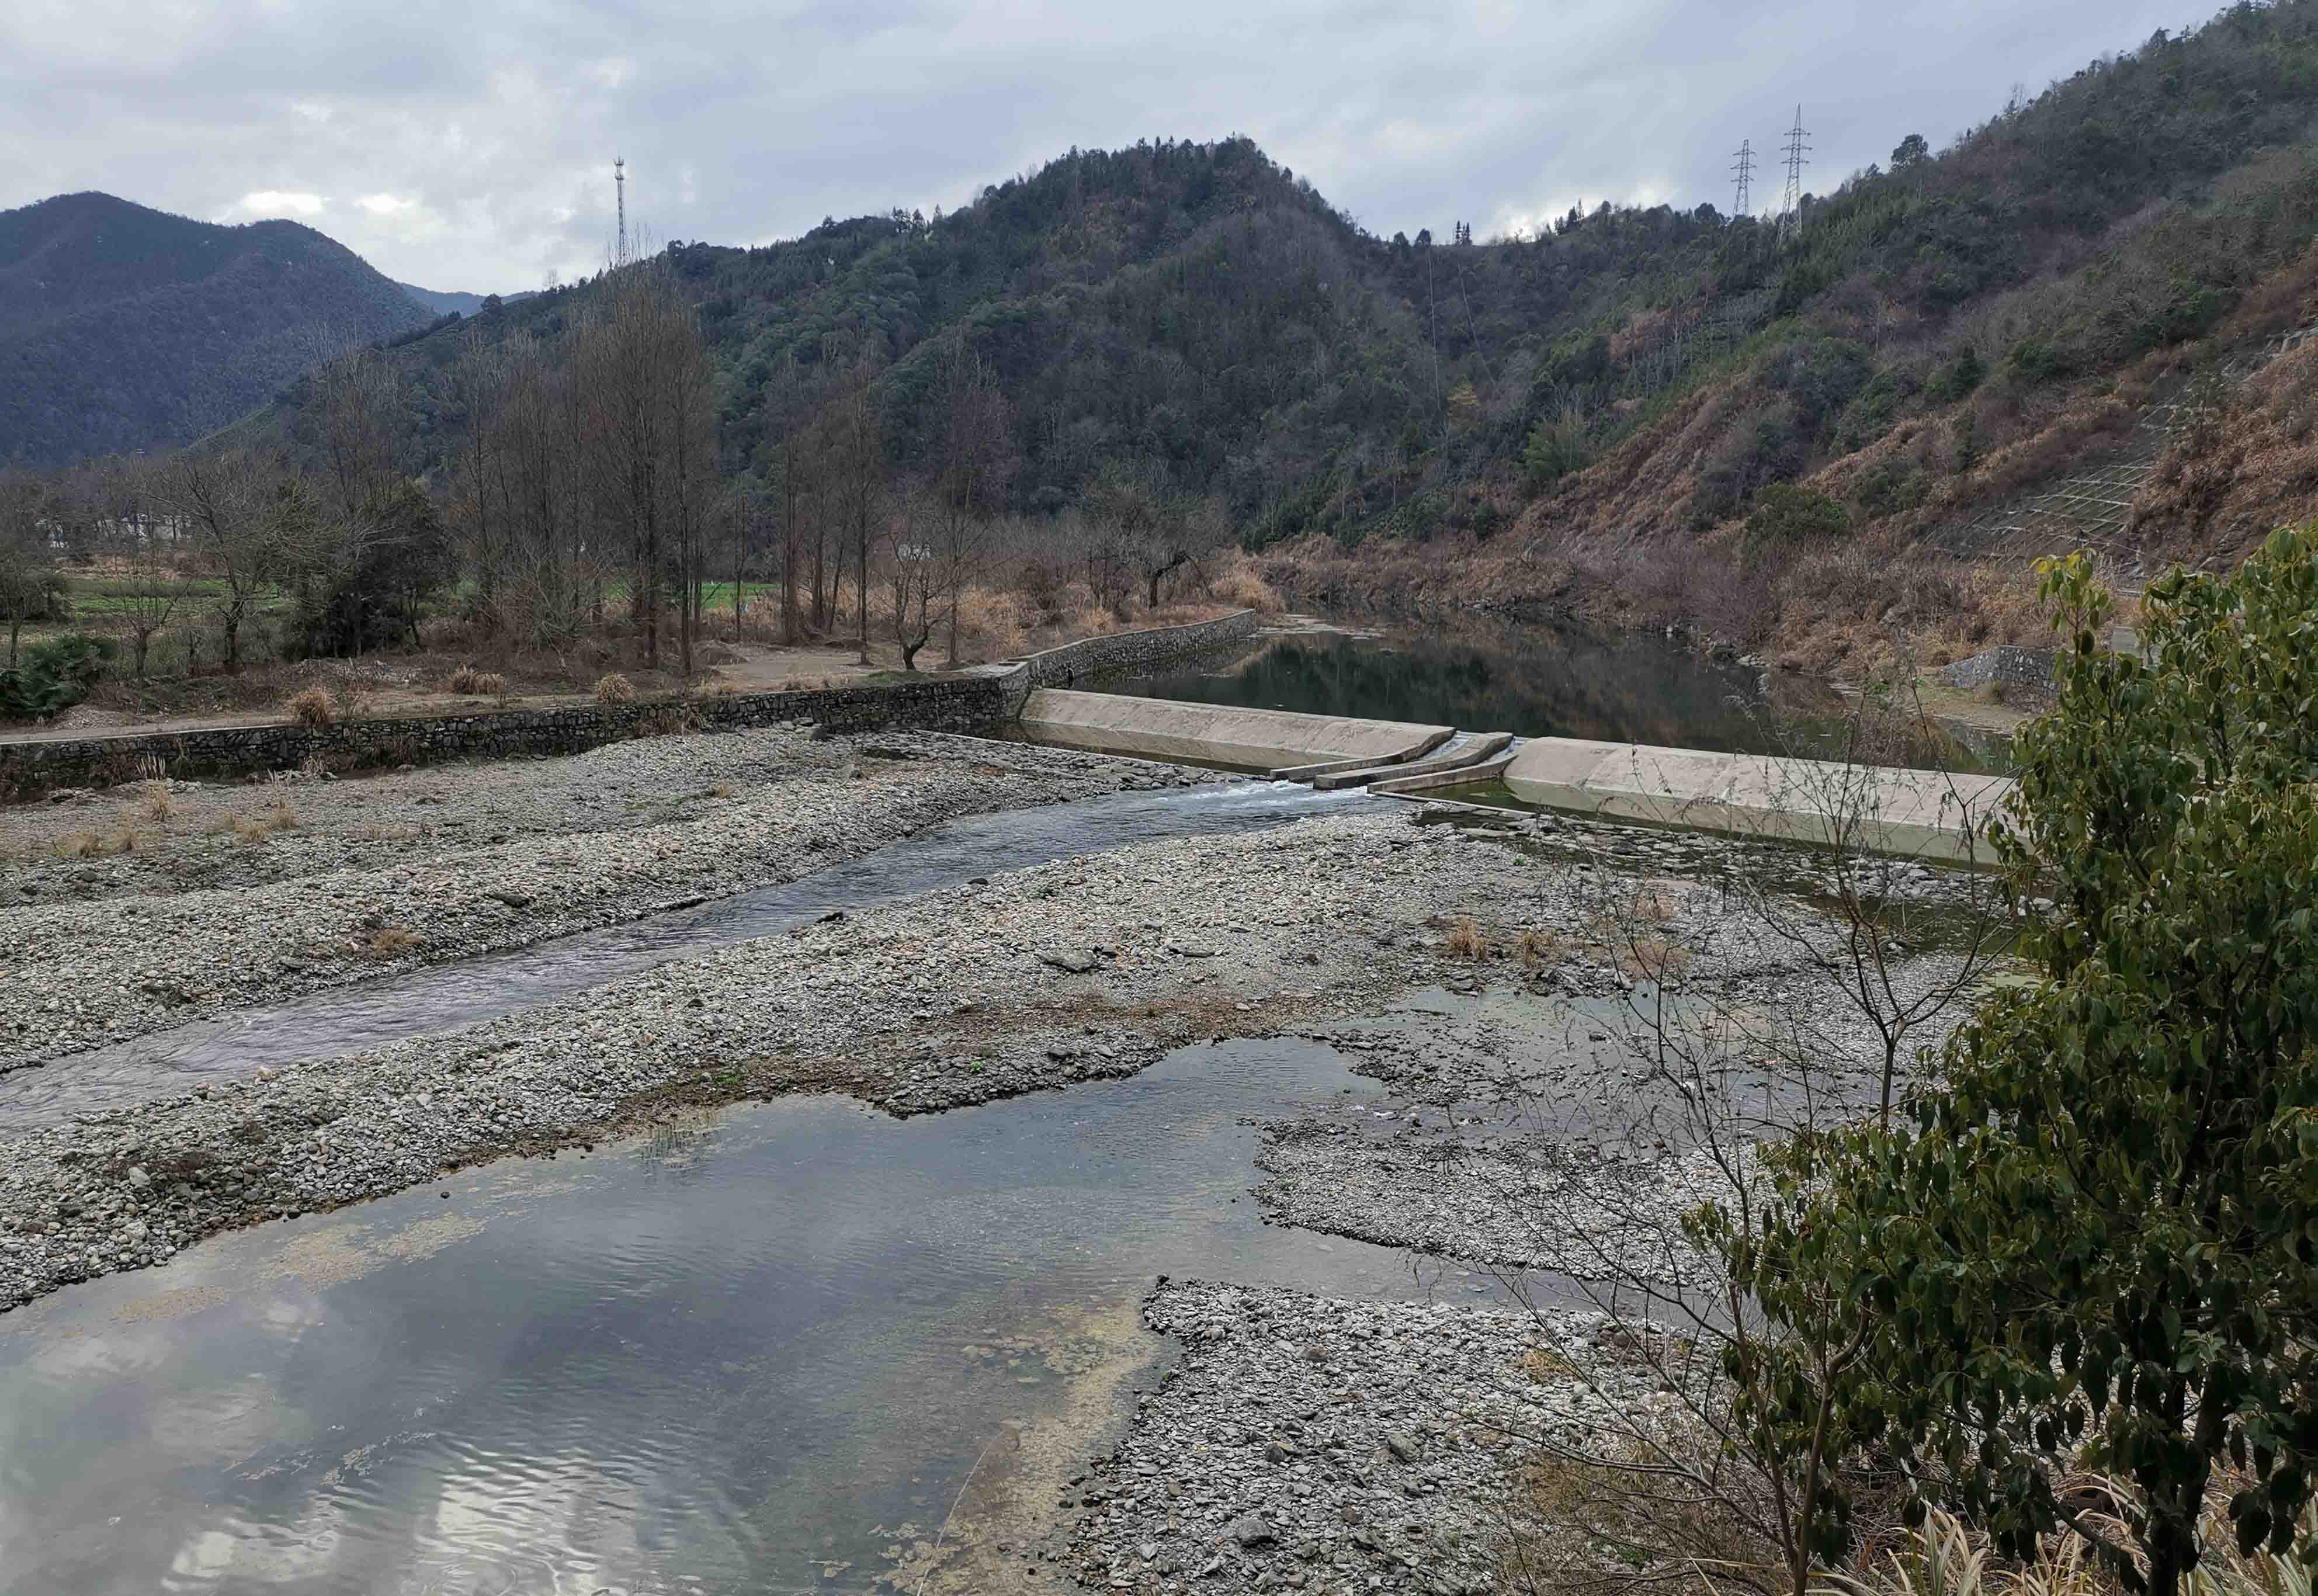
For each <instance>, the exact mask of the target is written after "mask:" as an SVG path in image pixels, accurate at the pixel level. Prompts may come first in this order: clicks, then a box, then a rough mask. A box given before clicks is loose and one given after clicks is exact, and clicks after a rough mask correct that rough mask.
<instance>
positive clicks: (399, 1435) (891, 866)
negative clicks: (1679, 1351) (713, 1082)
mask: <svg viewBox="0 0 2318 1596" xmlns="http://www.w3.org/2000/svg"><path fill="white" fill-rule="evenodd" d="M1347 802H1368V800H1364V799H1361V798H1360V797H1358V796H1343V795H1337V796H1327V797H1323V796H1319V795H1316V794H1311V793H1309V792H1307V791H1304V790H1302V789H1298V788H1287V787H1280V786H1276V785H1269V784H1238V785H1230V786H1218V787H1212V788H1204V789H1195V790H1190V791H1185V792H1179V793H1170V794H1132V795H1122V796H1119V797H1111V798H1104V799H1098V800H1092V801H1089V802H1083V803H1076V804H1065V805H1056V806H1053V807H1050V808H1045V809H1038V810H1030V811H1020V812H1016V813H1011V814H1005V815H994V816H987V817H980V818H976V819H973V820H961V821H957V822H954V823H952V824H950V825H947V826H943V827H939V828H935V829H932V830H930V831H928V832H926V833H924V834H922V835H921V836H920V837H918V838H912V839H911V840H909V841H906V842H903V843H901V844H897V845H895V846H894V847H888V848H885V849H883V850H880V851H879V852H878V853H876V854H873V855H870V856H866V857H864V858H862V859H859V860H856V861H852V862H850V863H849V864H845V865H837V866H833V867H832V868H831V869H829V870H826V871H823V872H822V873H819V874H816V875H813V876H811V877H808V878H806V879H804V880H803V881H800V882H797V883H792V884H790V885H788V886H784V887H777V888H768V889H766V890H765V891H763V892H756V893H751V894H748V895H745V896H743V897H740V898H735V899H731V900H727V901H723V902H720V903H716V904H708V905H702V906H699V907H697V908H696V909H692V910H683V911H679V912H677V913H673V914H669V915H663V916H660V917H656V918H655V919H651V920H647V921H643V922H640V923H638V924H636V925H633V926H627V927H622V928H614V929H612V930H608V931H606V932H602V933H597V934H594V935H591V936H588V937H573V938H569V939H566V940H564V941H562V942H560V943H554V944H549V945H545V946H540V947H537V948H534V949H529V950H526V951H523V952H519V953H513V954H508V955H499V956H494V957H490V958H483V959H478V960H474V961H472V962H470V963H468V964H461V965H452V966H446V967H442V968H438V969H435V970H430V971H422V972H418V973H415V974H413V975H410V976H407V977H404V978H401V979H400V980H397V981H394V982H381V983H378V984H377V985H375V986H372V987H365V988H356V989H349V990H346V991H336V992H324V993H319V994H316V995H314V996H313V997H310V998H308V999H303V1000H298V1001H296V1002H293V1003H288V1004H284V1005H282V1006H280V1007H278V1008H276V1009H270V1010H267V1011H265V1012H263V1013H261V1014H256V1015H245V1016H242V1017H239V1018H236V1019H234V1020H231V1021H227V1022H221V1023H219V1024H216V1025H211V1026H206V1027H188V1028H186V1029H185V1030H183V1031H179V1032H174V1033H170V1034H168V1035H166V1036H158V1037H154V1038H150V1039H148V1040H147V1041H145V1042H141V1043H138V1044H132V1045H126V1046H124V1047H121V1048H118V1049H113V1050H109V1051H108V1052H107V1053H105V1054H91V1055H84V1056H81V1057H77V1058H71V1059H67V1060H62V1061H58V1063H55V1064H52V1065H49V1066H46V1067H43V1068H40V1069H36V1070H31V1071H22V1072H20V1073H19V1074H18V1075H17V1076H15V1077H13V1078H11V1079H10V1080H8V1081H7V1082H6V1083H5V1086H6V1089H7V1091H8V1093H9V1096H8V1098H7V1099H6V1109H5V1112H6V1113H7V1114H8V1116H11V1117H12V1118H14V1119H15V1120H17V1121H18V1122H19V1123H29V1122H32V1121H36V1120H40V1119H52V1118H53V1117H54V1116H57V1115H58V1114H59V1113H63V1112H65V1111H67V1110H69V1109H72V1108H76V1107H90V1106H94V1105H96V1104H99V1103H110V1102H118V1101H126V1100H132V1099H135V1098H141V1097H145V1096H149V1095H151V1094H153V1093H154V1092H156V1091H157V1090H162V1089H176V1088H178V1087H181V1086H183V1085H184V1083H185V1082H186V1081H188V1080H192V1079H193V1078H196V1077H198V1076H200V1075H202V1074H205V1073H213V1072H216V1071H227V1070H245V1069H249V1068H253V1067H255V1065H256V1063H258V1062H260V1061H263V1060H268V1059H274V1060H283V1061H287V1060H291V1059H295V1058H301V1057H309V1056H312V1055H313V1054H316V1053H318V1052H324V1051H328V1052H344V1051H346V1050H349V1049H352V1048H355V1047H358V1046H364V1045H376V1044H378V1043H382V1042H385V1041H390V1040H392V1039H394V1038H396V1037H399V1036H412V1035H418V1034H422V1033H425V1032H428V1031H435V1030H441V1029H444V1028H446V1027H453V1026H457V1025H464V1024H469V1023H472V1022H474V1021H475V1020H478V1019H481V1018H489V1017H490V1016H492V1015H495V1014H499V1013H505V1012H508V1011H510V1010H511V1009H518V1008H521V1007H525V1006H527V1005H531V1004H535V1003H540V1002H544V1001H548V1000H553V999H555V998H559V997H567V996H570V995H571V994H573V993H575V992H577V991H584V990H586V988H587V987H588V986H589V985H592V984H594V983H596V982H601V981H604V980H607V979H610V978H612V977H613V976H615V975H618V974H621V973H626V972H628V971H631V970H633V969H637V968H641V967H642V966H644V965H646V964H651V963H653V962H656V961H658V960H661V959H666V958H671V957H677V956H680V955H685V954H688V953H693V952H696V951H699V950H701V949H704V948H706V947H711V946H718V945H720V944H723V943H726V942H730V941H733V940H736V939H738V938H741V937H750V936H761V935H765V934H767V933H768V932H772V931H777V930H779V929H781V928H785V927H786V926H789V925H793V924H795V923H797V922H798V921H799V920H801V919H810V918H812V917H813V916H815V915H817V914H821V913H825V912H828V911H829V910H831V909H833V908H838V907H858V906H862V905H866V904H870V903H875V902H878V901H887V900H890V899H894V898H898V897H902V896H905V895H908V894H910V893H914V892H924V891H926V890H929V889H930V888H932V887H936V886H940V885H944V884H947V883H951V882H955V881H962V880H965V879H966V878H968V877H970V876H973V875H976V874H987V873H989V872H991V871H993V870H999V869H1005V868H1012V867H1018V866H1020V865H1027V864H1031V863H1036V862H1039V861H1042V860H1046V859H1052V858H1056V857H1061V856H1067V855H1070V854H1074V853H1078V852H1083V851H1087V850H1090V849H1093V848H1101V847H1112V846H1117V845H1119V844H1120V843H1124V842H1128V841H1132V840H1137V839H1141V838H1150V837H1158V836H1186V835H1197V834H1201V833H1208V832H1219V831H1226V830H1234V829H1246V828H1251V827H1260V826H1269V825H1277V824H1280V823H1283V822H1285V821H1288V820H1294V819H1296V818H1298V817H1300V816H1303V815H1308V814H1314V813H1320V812H1325V811H1329V810H1333V809H1335V808H1338V807H1341V806H1342V805H1343V804H1344V803H1347ZM704 1062H712V1061H704ZM1375 1092H1376V1089H1375V1087H1374V1085H1373V1083H1371V1082H1370V1081H1368V1080H1364V1079H1361V1078H1359V1077H1355V1076H1353V1075H1352V1073H1351V1072H1350V1071H1349V1070H1348V1069H1347V1068H1346V1067H1345V1063H1344V1061H1343V1059H1342V1058H1341V1057H1340V1056H1339V1055H1338V1054H1336V1053H1335V1052H1334V1051H1333V1050H1332V1049H1330V1048H1327V1047H1325V1046H1323V1045H1318V1044H1315V1043H1310V1042H1302V1041H1294V1040H1269V1041H1265V1040H1242V1041H1235V1042H1230V1043H1224V1044H1217V1045H1195V1046H1192V1047H1189V1048H1185V1049H1182V1050H1181V1051H1179V1052H1177V1053H1176V1054H1172V1055H1170V1056H1169V1057H1168V1058H1167V1059H1165V1060H1163V1062H1161V1063H1159V1064H1157V1065H1155V1066H1154V1067H1153V1068H1152V1069H1150V1070H1148V1071H1145V1072H1143V1073H1141V1074H1139V1075H1137V1076H1136V1077H1134V1078H1133V1079H1130V1080H1119V1081H1105V1082H1100V1083H1089V1084H1084V1085H1080V1086H1076V1087H1074V1088H1072V1089H1070V1090H1068V1091H1066V1092H1055V1093H1045V1094H1039V1095H1036V1096H1032V1097H1029V1098H1020V1099H1016V1100H1013V1101H1010V1102H1003V1103H997V1104H992V1105H988V1106H985V1107H978V1108H971V1109H964V1110H959V1111H955V1112H951V1113H947V1114H941V1115H933V1116H921V1117H916V1118H912V1119H909V1120H902V1121H897V1120H894V1119H890V1118H887V1117H885V1116H882V1115H878V1114H876V1113H873V1112H871V1111H869V1110H867V1109H865V1108H863V1107H860V1106H858V1105H857V1104H854V1103H852V1102H850V1101H848V1100H844V1099H839V1098H790V1099H785V1100H782V1101H779V1102H775V1103H770V1104H763V1105H752V1106H748V1107H738V1108H734V1109H731V1110H728V1111H725V1112H723V1113H721V1114H718V1115H714V1116H710V1115H701V1116H696V1118H695V1119H693V1120H690V1121H687V1123H686V1124H684V1125H682V1126H680V1127H678V1128H673V1129H670V1130H668V1131H665V1132H663V1133H661V1134H656V1135H654V1136H651V1137H648V1138H641V1139H636V1140H632V1141H628V1142H624V1143H609V1144H606V1145H605V1146H604V1147H603V1148H601V1149H600V1150H599V1151H597V1152H595V1153H593V1154H576V1153H566V1154H565V1155H563V1156H561V1157H558V1158H553V1159H542V1160H526V1161H516V1160H509V1161H500V1162H498V1163H495V1164H492V1165H490V1166H487V1167H485V1168H482V1169H480V1170H468V1171H463V1172H462V1173H460V1174H458V1175H456V1176H454V1177H450V1178H447V1179H442V1180H438V1181H436V1182H433V1183H430V1184H428V1185H427V1186H424V1187H421V1188H416V1189H414V1190H411V1191H409V1192H406V1193H403V1194H400V1195H399V1196H396V1197H388V1198H384V1199H381V1200H379V1201H376V1202H372V1203H366V1204H363V1205H359V1206H355V1207H352V1208H348V1209H345V1210H341V1211H339V1212H337V1213H335V1214H329V1215H309V1216H306V1217H302V1218H300V1219H297V1220H293V1221H290V1222H287V1223H283V1224H269V1225H265V1226H264V1227H261V1228H259V1229H256V1230H252V1231H246V1232H240V1233H234V1234H230V1235H226V1236H220V1237H215V1238H212V1239H211V1240H209V1241H207V1242H202V1243H200V1244H199V1245H196V1246H193V1247H191V1248H188V1249H186V1250H185V1251H183V1252H181V1253H179V1254H178V1255H177V1257H176V1258H175V1259H174V1260H172V1261H171V1262H170V1263H169V1264H168V1265H166V1267H163V1268H160V1269H152V1270H146V1271H140V1272H137V1273H133V1274H124V1275H117V1276H112V1277H110V1278H103V1279H99V1280H94V1281H90V1282H86V1283H84V1284H82V1285H79V1286H76V1287H70V1288H68V1289H67V1290H65V1291H62V1292H59V1293H57V1294H55V1295H53V1296H49V1297H47V1298H44V1299H42V1300H41V1301H40V1302H37V1303H34V1304H32V1305H30V1306H27V1307H25V1308H22V1309H20V1310H18V1311H16V1312H14V1313H13V1314H6V1315H4V1316H0V1596H18V1593H22V1596H35V1593H38V1596H82V1593H89V1596H94V1593H100V1592H101V1593H112V1592H140V1593H141V1592H255V1591H264V1592H346V1593H348V1596H352V1593H354V1592H365V1593H366V1592H405V1593H411V1596H436V1593H442V1596H452V1593H457V1596H480V1593H481V1592H495V1593H496V1592H557V1593H559V1596H560V1593H563V1592H572V1593H578V1592H620V1593H623V1596H626V1593H637V1596H642V1593H646V1592H696V1593H706V1592H804V1591H809V1590H810V1591H841V1592H869V1591H873V1590H880V1591H892V1590H896V1589H911V1590H914V1589H916V1588H917V1586H918V1583H919V1580H920V1577H921V1574H922V1573H923V1571H924V1570H925V1569H926V1568H927V1567H928V1566H930V1565H931V1563H932V1559H930V1557H929V1556H928V1554H929V1552H930V1549H931V1548H933V1547H935V1546H936V1545H937V1544H938V1543H940V1542H941V1541H942V1538H944V1537H945V1536H947V1537H948V1544H949V1545H951V1546H953V1547H955V1546H956V1544H957V1542H958V1541H959V1540H960V1539H961V1538H965V1539H970V1540H973V1541H975V1542H976V1543H977V1544H979V1545H982V1546H984V1547H988V1546H990V1545H993V1544H994V1540H995V1538H996V1537H998V1536H1000V1535H1002V1534H1004V1533H1008V1532H1010V1530H1009V1529H1008V1527H1009V1526H1013V1525H1020V1524H1022V1523H1024V1522H1026V1521H1029V1520H1031V1519H1032V1518H1033V1517H1034V1516H1035V1515H1036V1514H1038V1513H1050V1512H1051V1509H1052V1506H1053V1502H1054V1500H1055V1496H1056V1492H1057V1491H1059V1490H1060V1489H1062V1488H1063V1485H1062V1482H1063V1481H1065V1480H1066V1478H1067V1476H1068V1475H1069V1474H1071V1473H1073V1472H1075V1471H1076V1470H1077V1469H1078V1468H1080V1467H1082V1466H1083V1462H1084V1460H1085V1459H1086V1458H1087V1457H1089V1456H1090V1455H1091V1454H1092V1453H1093V1452H1095V1451H1098V1450H1100V1449H1101V1448H1102V1446H1104V1445H1105V1444H1107V1439H1106V1438H1107V1437H1108V1436H1109V1434H1110V1433H1111V1432H1112V1431H1113V1430H1114V1429H1115V1427H1116V1426H1117V1425H1118V1424H1119V1422H1121V1421H1123V1419H1124V1416H1125V1414H1126V1412H1128V1410H1129V1408H1130V1406H1131V1403H1132V1400H1133V1394H1134V1388H1135V1385H1136V1383H1137V1382H1138V1381H1142V1382H1145V1383H1147V1382H1148V1380H1149V1379H1150V1378H1152V1377H1155V1372H1154V1365H1155V1363H1156V1362H1157V1361H1158V1360H1160V1359H1162V1358H1163V1357H1164V1355H1165V1349H1164V1346H1163V1343H1162V1342H1161V1341H1160V1340H1158V1338H1156V1337H1154V1336H1151V1335H1150V1334H1148V1333H1147V1332H1146V1331H1143V1330H1142V1329H1141V1327H1140V1323H1139V1318H1138V1312H1137V1310H1138V1305H1139V1303H1140V1301H1141V1298H1142V1296H1143V1295H1144V1294H1145V1293H1146V1291H1147V1290H1148V1289H1149V1287H1150V1285H1151V1282H1152V1280H1153V1278H1155V1276H1158V1275H1162V1274H1166V1275H1174V1276H1183V1277H1204V1278H1222V1279H1229V1280H1235V1281H1240V1282H1244V1283H1249V1284H1257V1285H1284V1286H1292V1287H1301V1288H1306V1289H1310V1290H1315V1291H1321V1292H1325V1293H1329V1294H1333V1295H1339V1296H1357V1297H1375V1298H1407V1297H1424V1296H1438V1295H1451V1296H1455V1297H1457V1298H1459V1299H1460V1300H1473V1299H1482V1300H1490V1299H1496V1298H1499V1297H1500V1296H1501V1295H1502V1294H1501V1293H1500V1292H1499V1290H1498V1288H1497V1287H1496V1285H1495V1284H1494V1283H1493V1282H1491V1281H1490V1280H1488V1279H1487V1278H1486V1277H1483V1276H1479V1275H1475V1274H1469V1273H1467V1272H1464V1271H1461V1270H1457V1269H1451V1270H1448V1271H1447V1272H1446V1273H1445V1274H1444V1273H1443V1272H1442V1270H1441V1269H1438V1268H1437V1267H1433V1266H1421V1265H1419V1263H1418V1262H1417V1261H1416V1260H1414V1259H1412V1258H1411V1257H1410V1256H1409V1255H1406V1254H1403V1253H1400V1252H1397V1251H1391V1250H1388V1249H1382V1248H1376V1247H1370V1246H1365V1245H1362V1244H1360V1243H1357V1242H1343V1241H1338V1240H1330V1239H1326V1238H1323V1237H1320V1236H1316V1235H1313V1234H1311V1233H1305V1232H1300V1231H1292V1230H1283V1229H1277V1228H1272V1227H1267V1226H1266V1225H1264V1224H1262V1222H1261V1221H1260V1219H1259V1217H1258V1215H1257V1213H1256V1209H1255V1205H1254V1203H1253V1199H1252V1197H1250V1196H1249V1195H1248V1193H1249V1189H1250V1188H1251V1186H1252V1185H1253V1182H1254V1180H1255V1179H1256V1171H1255V1170H1254V1167H1253V1158H1254V1153H1255V1148H1256V1133H1255V1130H1254V1128H1253V1127H1254V1125H1256V1124H1257V1123H1258V1122H1260V1121H1262V1120H1265V1119H1271V1118H1279V1117H1283V1116H1293V1115H1298V1114H1301V1113H1305V1112H1309V1111H1312V1110H1315V1109H1318V1108H1322V1107H1333V1108H1334V1111H1336V1112H1338V1113H1343V1112H1345V1111H1347V1110H1348V1109H1350V1108H1351V1107H1352V1105H1356V1104H1360V1103H1371V1104H1373V1103H1374V1098H1375ZM1370 1112H1372V1113H1382V1112H1384V1110H1383V1109H1382V1108H1381V1107H1380V1106H1378V1107H1372V1108H1371V1109H1370ZM993 1527H994V1528H993ZM1011 1533H1015V1534H1017V1535H1018V1536H1019V1535H1020V1530H1019V1529H1013V1530H1011ZM1021 1552H1022V1548H1021V1547H1020V1546H1019V1545H1018V1546H1017V1547H1016V1548H1015V1551H1014V1552H1013V1553H1012V1554H1010V1556H1013V1557H1015V1558H1018V1559H1019V1558H1020V1555H1021ZM1008 1573H1009V1579H1010V1583H1011V1584H1013V1585H1014V1586H1015V1588H1021V1589H1029V1590H1038V1589H1060V1588H1062V1587H1063V1586H1064V1584H1065V1581H1064V1579H1063V1578H1062V1577H1061V1576H1060V1574H1058V1573H1057V1572H1056V1571H1055V1570H1052V1569H1041V1570H1038V1572H1036V1573H1033V1572H1031V1571H1030V1569H1029V1565H1026V1564H1023V1563H1020V1562H1019V1561H1018V1562H1016V1563H1014V1564H1013V1565H1011V1566H1010V1568H1009V1570H1008ZM974 1577H975V1579H977V1580H978V1579H979V1578H980V1577H981V1576H980V1575H979V1574H975V1576H974ZM934 1588H935V1589H936V1590H939V1589H941V1588H943V1587H942V1586H941V1585H940V1584H939V1583H937V1584H936V1586H935V1587H934ZM951 1588H953V1589H956V1588H960V1587H957V1586H956V1585H955V1584H953V1585H952V1587H951ZM964 1588H972V1589H976V1590H979V1589H982V1588H984V1586H983V1585H982V1584H980V1583H972V1584H969V1585H968V1586H966V1587H964Z"/></svg>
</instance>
